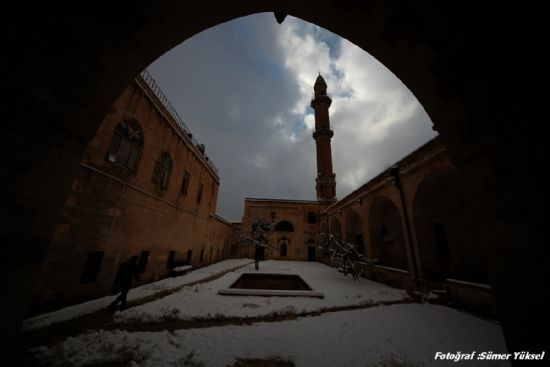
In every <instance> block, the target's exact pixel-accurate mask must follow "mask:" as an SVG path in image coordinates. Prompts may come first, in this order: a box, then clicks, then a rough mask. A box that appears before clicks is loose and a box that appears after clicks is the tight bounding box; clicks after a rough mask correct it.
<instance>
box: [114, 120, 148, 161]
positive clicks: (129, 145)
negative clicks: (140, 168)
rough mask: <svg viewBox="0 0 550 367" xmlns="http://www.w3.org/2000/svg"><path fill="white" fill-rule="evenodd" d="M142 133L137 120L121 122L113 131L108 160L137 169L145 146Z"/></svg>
mask: <svg viewBox="0 0 550 367" xmlns="http://www.w3.org/2000/svg"><path fill="white" fill-rule="evenodd" d="M142 135H143V134H142V131H141V128H140V127H139V124H138V123H137V121H136V120H126V121H122V122H121V123H119V124H118V125H117V126H116V127H115V131H114V132H113V139H112V140H111V146H110V148H109V153H108V154H107V160H108V161H109V162H111V163H116V164H119V165H121V166H124V167H127V168H129V169H131V170H134V171H135V170H136V169H137V163H138V160H139V157H140V156H141V149H142V147H143V136H142Z"/></svg>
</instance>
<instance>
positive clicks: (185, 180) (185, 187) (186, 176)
mask: <svg viewBox="0 0 550 367" xmlns="http://www.w3.org/2000/svg"><path fill="white" fill-rule="evenodd" d="M190 179H191V174H190V173H189V172H187V171H183V180H182V181H181V193H182V194H184V195H187V191H188V190H189V180H190Z"/></svg>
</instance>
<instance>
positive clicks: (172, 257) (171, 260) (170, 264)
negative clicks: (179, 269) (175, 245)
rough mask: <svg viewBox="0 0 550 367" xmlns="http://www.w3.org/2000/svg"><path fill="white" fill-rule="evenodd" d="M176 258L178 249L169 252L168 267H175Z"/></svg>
mask: <svg viewBox="0 0 550 367" xmlns="http://www.w3.org/2000/svg"><path fill="white" fill-rule="evenodd" d="M175 258H176V251H170V252H169V253H168V263H167V264H166V268H167V269H172V268H173V267H174V260H175Z"/></svg>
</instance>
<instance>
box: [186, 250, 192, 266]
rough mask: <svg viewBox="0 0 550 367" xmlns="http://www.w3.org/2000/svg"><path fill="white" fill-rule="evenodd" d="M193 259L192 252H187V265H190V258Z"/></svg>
mask: <svg viewBox="0 0 550 367" xmlns="http://www.w3.org/2000/svg"><path fill="white" fill-rule="evenodd" d="M192 257H193V250H189V251H187V265H191V258H192Z"/></svg>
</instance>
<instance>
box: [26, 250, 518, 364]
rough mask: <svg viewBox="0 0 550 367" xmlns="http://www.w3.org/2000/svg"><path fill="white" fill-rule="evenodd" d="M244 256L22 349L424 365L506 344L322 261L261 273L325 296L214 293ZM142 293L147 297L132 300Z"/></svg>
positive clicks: (245, 263)
mask: <svg viewBox="0 0 550 367" xmlns="http://www.w3.org/2000/svg"><path fill="white" fill-rule="evenodd" d="M250 262H251V261H250V260H249V259H241V260H227V261H223V262H221V263H218V264H214V265H212V266H209V267H205V268H201V269H197V270H195V271H192V272H190V273H188V274H186V275H183V276H179V277H177V278H170V279H166V280H163V281H160V282H157V283H152V284H148V285H144V286H142V287H138V288H135V289H133V290H132V291H131V292H130V296H131V297H130V298H129V300H130V306H132V300H134V304H135V306H134V307H130V308H129V309H127V310H125V311H119V312H116V313H115V314H114V315H110V316H109V321H108V322H103V323H99V324H98V325H97V327H93V328H90V329H89V330H81V331H79V332H77V333H76V334H74V333H67V337H65V338H62V339H60V340H59V341H56V342H53V343H52V342H49V343H44V345H33V346H32V348H31V349H30V352H29V355H30V356H32V359H33V360H34V361H36V362H40V363H43V364H46V365H63V366H65V365H75V366H85V365H97V364H102V365H122V366H124V365H130V366H261V365H266V364H268V363H271V364H269V365H271V366H276V365H285V366H293V365H294V366H371V365H374V366H423V365H424V366H429V365H436V364H437V365H439V364H441V363H444V362H442V361H440V360H439V361H436V360H434V356H435V354H436V352H443V353H455V354H456V353H457V352H461V353H471V352H473V351H475V352H477V353H480V352H489V351H491V352H494V353H505V352H506V347H505V343H504V338H503V335H502V331H501V328H500V325H498V324H497V323H495V322H491V321H487V320H484V319H480V318H477V317H474V316H472V315H469V314H467V313H464V312H460V311H457V310H454V309H451V308H448V307H444V306H439V305H430V304H418V303H413V302H412V301H411V300H410V299H409V297H408V295H407V293H406V292H405V291H402V290H398V289H394V288H391V287H388V286H385V285H382V284H379V283H375V282H372V281H369V280H366V279H360V280H358V281H353V280H352V279H351V277H345V276H344V275H343V274H341V273H339V272H338V271H337V270H336V269H333V268H331V267H328V266H326V265H324V264H321V263H308V262H297V261H294V262H292V261H265V262H262V263H261V265H260V272H266V273H282V274H298V275H300V276H301V277H302V278H303V280H305V281H306V283H307V284H309V285H310V286H311V287H312V288H313V290H314V291H319V292H322V293H323V294H324V298H308V297H274V296H268V297H266V296H263V297H262V296H235V295H231V296H229V295H219V294H218V290H220V289H225V288H228V287H229V286H230V285H231V284H232V283H233V282H234V281H235V280H236V279H237V278H238V277H239V276H240V275H241V274H242V273H247V272H255V270H254V265H253V264H251V263H250ZM216 275H217V276H216ZM167 290H168V291H170V290H171V291H173V292H172V293H171V294H169V295H165V294H166V291H167ZM159 291H165V293H158V292H159ZM155 293H156V294H159V295H160V296H159V297H156V298H155V297H154V294H155ZM113 297H114V296H111V297H105V298H103V299H101V300H96V301H92V302H86V303H84V304H82V305H77V306H72V307H70V308H67V309H64V310H59V311H57V312H54V313H50V314H45V315H41V316H38V317H35V318H33V319H29V320H26V321H25V323H24V330H25V331H26V332H27V333H29V334H32V333H33V332H35V331H37V330H41V331H42V332H44V331H47V330H48V327H52V326H55V325H62V324H63V322H67V321H68V320H71V319H72V320H73V322H74V320H78V318H79V317H82V316H83V315H89V314H93V313H94V312H100V311H101V309H102V308H104V307H105V306H106V305H108V303H109V302H110V301H111V300H112V299H113ZM143 297H149V298H150V299H151V300H150V301H148V302H141V303H140V302H137V301H136V300H139V299H140V298H141V299H143ZM102 320H103V321H105V319H102ZM277 363H279V364H277ZM447 363H449V365H451V364H456V363H455V362H452V361H447ZM468 364H470V365H482V366H492V365H509V363H508V362H507V361H486V360H474V361H472V363H468Z"/></svg>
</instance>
